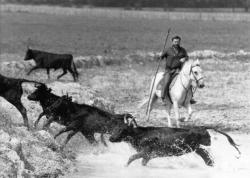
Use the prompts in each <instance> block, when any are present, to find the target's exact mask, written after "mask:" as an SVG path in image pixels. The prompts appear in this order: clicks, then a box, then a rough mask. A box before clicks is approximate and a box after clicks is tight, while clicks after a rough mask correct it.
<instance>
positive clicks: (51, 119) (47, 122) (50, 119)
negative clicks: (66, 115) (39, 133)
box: [43, 116, 55, 130]
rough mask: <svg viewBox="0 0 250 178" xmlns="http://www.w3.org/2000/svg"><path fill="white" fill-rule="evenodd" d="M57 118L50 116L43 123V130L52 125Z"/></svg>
mask: <svg viewBox="0 0 250 178" xmlns="http://www.w3.org/2000/svg"><path fill="white" fill-rule="evenodd" d="M54 120H55V118H54V117H53V116H50V117H49V119H48V120H47V121H46V123H45V124H44V125H43V130H45V129H46V130H47V129H48V128H49V126H50V124H51V123H52V122H53V121H54Z"/></svg>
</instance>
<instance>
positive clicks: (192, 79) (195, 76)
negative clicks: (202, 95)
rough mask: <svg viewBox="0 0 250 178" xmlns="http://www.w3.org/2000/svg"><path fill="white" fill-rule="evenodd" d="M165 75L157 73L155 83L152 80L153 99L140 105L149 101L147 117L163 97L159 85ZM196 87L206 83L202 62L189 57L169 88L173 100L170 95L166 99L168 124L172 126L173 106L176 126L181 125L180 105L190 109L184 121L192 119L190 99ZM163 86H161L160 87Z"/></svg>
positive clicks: (201, 86)
mask: <svg viewBox="0 0 250 178" xmlns="http://www.w3.org/2000/svg"><path fill="white" fill-rule="evenodd" d="M163 77H164V73H163V72H159V73H157V75H156V78H155V83H154V86H152V85H153V80H152V82H151V87H150V91H151V92H152V95H151V99H150V101H148V99H147V100H146V101H144V103H143V104H142V105H141V106H140V107H142V106H143V105H145V104H146V103H147V102H149V103H148V110H147V111H146V114H147V119H149V117H150V112H151V110H152V109H153V106H154V104H155V102H156V101H157V99H161V90H158V89H157V88H158V85H159V84H160V83H161V80H162V79H163ZM191 85H192V87H194V88H197V87H198V88H203V87H204V86H205V85H204V77H203V74H202V69H201V67H200V62H199V60H198V59H197V60H192V59H189V60H188V61H186V62H185V63H184V65H183V67H182V69H181V71H180V73H179V74H178V75H177V76H176V79H175V80H173V82H172V83H171V85H170V88H169V95H170V98H171V101H172V102H171V101H170V100H169V97H166V98H167V99H166V100H164V102H165V104H166V110H167V119H168V126H169V127H171V126H172V124H171V121H170V111H171V108H172V106H173V108H174V111H175V119H176V126H177V127H180V125H179V119H180V114H179V106H183V107H185V108H187V110H188V118H187V119H185V118H184V121H188V120H189V119H191V116H192V112H193V111H192V108H191V104H190V100H191V98H192V95H193V91H192V87H191ZM160 88H161V87H160Z"/></svg>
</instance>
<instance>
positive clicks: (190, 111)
mask: <svg viewBox="0 0 250 178" xmlns="http://www.w3.org/2000/svg"><path fill="white" fill-rule="evenodd" d="M187 109H188V117H187V118H186V119H185V121H188V120H190V119H191V117H192V114H193V110H192V107H191V104H190V103H188V105H187Z"/></svg>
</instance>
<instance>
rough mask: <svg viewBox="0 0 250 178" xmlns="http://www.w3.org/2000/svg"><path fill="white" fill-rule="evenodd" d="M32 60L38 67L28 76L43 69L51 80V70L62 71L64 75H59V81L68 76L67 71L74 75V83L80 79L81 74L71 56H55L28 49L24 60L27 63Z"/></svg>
mask: <svg viewBox="0 0 250 178" xmlns="http://www.w3.org/2000/svg"><path fill="white" fill-rule="evenodd" d="M31 59H33V60H34V61H35V63H36V66H35V67H33V68H32V69H30V71H29V72H28V73H27V75H29V74H30V73H31V72H32V71H34V70H36V69H39V68H40V69H41V68H42V69H46V70H47V75H48V78H50V75H49V74H50V69H54V70H57V69H62V70H63V73H62V74H61V75H59V76H58V77H57V79H59V78H61V77H62V76H64V75H65V74H67V71H69V72H70V73H71V74H72V76H73V78H74V81H76V80H77V79H78V75H79V74H78V72H77V69H76V66H75V63H74V61H73V56H72V55H71V54H54V53H49V52H45V51H39V50H35V49H29V48H28V49H27V51H26V55H25V58H24V60H25V61H27V60H31Z"/></svg>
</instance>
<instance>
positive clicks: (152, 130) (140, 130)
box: [109, 124, 240, 166]
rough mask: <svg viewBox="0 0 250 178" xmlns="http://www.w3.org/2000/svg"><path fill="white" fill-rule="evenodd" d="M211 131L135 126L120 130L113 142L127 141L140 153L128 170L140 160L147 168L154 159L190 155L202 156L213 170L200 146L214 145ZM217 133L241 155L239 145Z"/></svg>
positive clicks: (134, 156)
mask: <svg viewBox="0 0 250 178" xmlns="http://www.w3.org/2000/svg"><path fill="white" fill-rule="evenodd" d="M207 129H212V128H205V127H199V128H192V129H182V128H170V127H138V126H137V125H135V124H134V126H126V127H123V128H117V129H116V130H115V131H114V132H113V134H112V135H111V137H110V139H109V140H110V141H111V142H121V141H126V142H129V143H130V144H131V145H132V146H133V147H134V148H135V149H136V151H137V153H136V154H134V155H132V156H131V157H130V158H129V160H128V162H127V166H128V165H129V164H130V163H131V162H132V161H134V160H136V159H140V158H142V165H143V166H145V165H146V164H147V163H148V161H149V160H150V159H152V158H156V157H165V156H181V155H184V154H186V153H190V152H195V153H196V154H197V155H199V156H200V157H201V158H202V159H203V160H204V162H205V163H206V165H208V166H213V164H214V161H213V160H212V158H211V156H210V155H209V153H208V151H206V150H205V149H204V148H201V147H200V145H205V146H210V145H211V138H210V135H209V133H208V131H207ZM213 130H215V131H217V132H219V133H221V134H223V135H225V136H226V137H227V139H228V141H229V142H230V144H231V145H232V146H234V147H235V148H236V149H237V151H238V152H239V150H238V148H237V145H236V144H235V143H234V141H233V139H232V138H231V137H230V136H229V135H227V134H226V133H224V132H221V131H218V130H216V129H213ZM239 154H240V152H239Z"/></svg>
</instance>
